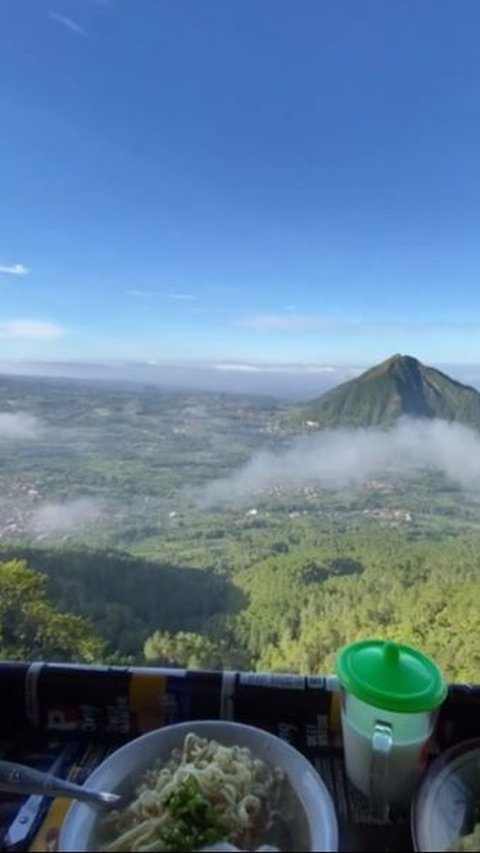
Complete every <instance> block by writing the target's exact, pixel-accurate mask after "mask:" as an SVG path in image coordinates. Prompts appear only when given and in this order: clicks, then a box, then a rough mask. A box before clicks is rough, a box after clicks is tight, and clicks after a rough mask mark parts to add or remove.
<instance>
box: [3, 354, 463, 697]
mask: <svg viewBox="0 0 480 853" xmlns="http://www.w3.org/2000/svg"><path fill="white" fill-rule="evenodd" d="M397 368H398V363H395V369H397ZM388 369H389V368H387V370H388ZM380 375H381V378H382V382H383V381H384V374H383V373H382V371H380ZM354 381H357V382H361V378H360V380H354ZM460 388H461V386H460ZM338 390H340V389H338ZM354 390H355V389H354ZM357 392H358V385H357ZM357 392H355V393H356V394H357ZM331 393H332V392H330V394H331ZM362 393H363V392H362ZM474 393H477V392H474ZM329 396H330V395H327V398H328V397H329ZM479 396H480V395H479ZM374 397H375V394H374ZM469 399H470V398H469ZM327 403H328V399H327ZM0 411H1V413H2V416H3V417H4V418H5V416H9V417H8V419H7V420H6V421H5V419H4V421H3V425H2V419H1V417H0V549H1V558H2V560H3V561H4V562H3V567H4V568H3V570H2V571H3V581H2V579H1V578H0V584H1V583H2V582H3V583H5V584H7V583H9V582H11V578H12V577H13V575H12V572H13V571H14V570H13V568H12V566H17V567H18V565H19V563H18V562H15V561H18V560H20V561H22V560H23V561H26V564H27V565H28V566H29V567H30V568H32V569H34V570H35V571H36V572H38V573H41V574H43V575H44V576H45V584H46V586H45V591H46V595H47V596H48V599H49V601H50V602H51V603H52V606H54V607H56V608H57V609H58V611H59V613H62V614H72V616H75V617H78V618H79V619H81V620H86V621H85V625H89V626H90V628H89V630H90V631H91V632H93V634H92V635H94V636H95V639H96V642H97V646H96V647H95V651H92V650H91V649H90V647H89V652H88V654H89V655H93V656H94V657H95V658H96V659H101V660H105V661H107V662H112V663H122V662H136V663H142V662H143V663H144V662H146V661H148V662H157V663H162V662H163V663H164V664H165V663H168V664H174V665H180V666H186V665H188V666H200V667H213V668H218V667H231V668H257V669H265V668H266V669H270V670H291V671H303V670H308V671H311V672H322V671H325V668H328V667H331V665H332V659H333V658H332V656H333V654H334V651H335V649H336V648H338V646H339V645H340V644H341V643H342V642H348V641H350V640H352V639H355V638H358V637H361V636H364V635H366V634H376V635H378V634H380V635H382V636H384V635H393V636H395V637H396V638H398V639H404V640H407V641H410V642H414V643H416V644H417V645H418V644H419V645H421V646H422V647H424V648H426V650H427V651H430V652H431V653H432V654H435V655H436V656H437V657H438V658H439V659H441V661H442V664H443V665H444V667H445V669H446V671H447V672H448V674H449V676H450V677H452V678H455V679H457V680H462V679H474V678H475V677H476V678H477V680H478V678H479V677H480V660H479V657H478V653H477V651H476V645H475V636H476V635H478V628H479V626H478V619H479V617H478V615H477V613H476V611H475V608H474V606H473V602H475V600H477V601H478V592H479V590H480V586H479V585H480V556H479V555H480V548H479V545H480V481H478V482H477V481H476V480H475V476H474V475H475V471H476V468H475V465H478V460H476V459H474V458H473V457H472V455H471V453H474V451H475V447H476V445H475V441H476V438H475V434H474V433H468V438H469V440H470V441H471V442H473V444H472V448H473V450H472V451H471V453H470V457H469V458H468V459H466V461H465V463H464V462H462V459H461V458H460V459H459V460H458V459H457V462H456V463H455V464H456V468H454V467H452V465H453V463H452V461H451V460H452V458H453V457H452V452H453V450H454V449H455V447H454V444H452V442H453V443H454V442H458V441H459V438H458V434H457V433H456V432H455V431H453V432H452V431H451V430H454V429H457V427H458V429H461V428H463V427H462V426H461V425H456V424H453V425H448V424H447V425H446V426H445V427H442V430H443V431H441V432H440V433H438V435H437V434H436V433H435V434H434V433H432V434H430V433H429V432H427V433H426V441H427V443H429V444H432V438H433V439H434V440H437V439H438V442H437V443H438V447H437V450H436V451H435V452H436V453H437V454H438V455H439V460H438V465H437V466H435V464H434V462H435V458H434V457H433V456H432V457H431V459H426V462H427V463H428V464H426V465H425V466H424V467H423V468H420V467H419V466H418V464H417V463H418V459H417V457H418V455H419V454H420V453H422V452H423V448H424V446H425V441H424V438H421V441H420V443H419V441H417V433H418V434H419V435H420V437H421V436H422V435H423V433H422V432H421V430H422V429H430V426H429V424H430V422H429V421H427V419H426V418H425V419H424V420H423V421H422V423H421V426H420V427H418V426H417V424H416V422H413V425H412V424H410V423H409V424H408V425H407V428H406V429H407V431H406V432H405V428H404V427H402V426H401V425H400V426H399V427H398V432H395V430H394V431H393V432H391V433H390V432H386V433H377V432H373V433H370V432H367V435H368V442H369V443H368V444H365V443H363V444H362V443H360V444H359V443H358V440H359V439H358V434H357V433H356V432H349V431H348V430H347V432H345V429H346V425H348V424H349V423H350V422H351V413H350V412H349V411H347V410H345V409H344V420H343V421H342V420H341V419H340V420H339V421H338V429H336V430H334V431H333V433H332V435H330V434H329V433H328V432H327V433H324V432H323V431H322V430H319V429H318V428H317V427H316V426H313V427H312V425H311V424H309V423H307V421H308V420H309V419H305V418H304V419H303V420H301V422H300V426H296V425H294V424H293V420H292V415H295V416H298V412H299V411H304V410H303V407H287V406H285V405H283V404H280V403H279V402H278V401H275V400H272V399H269V398H261V397H247V396H242V397H236V396H229V395H224V394H202V393H201V394H196V393H189V394H185V393H173V392H162V391H161V390H159V389H157V388H152V387H141V386H138V387H135V386H133V387H131V388H128V389H125V388H124V389H119V388H115V387H112V386H108V385H106V384H105V385H101V384H99V383H97V384H95V383H90V384H89V383H87V382H85V383H75V382H62V381H59V380H39V379H14V378H9V377H3V378H0ZM409 414H411V412H410V413H409ZM317 416H318V412H317ZM436 424H437V421H432V422H431V425H432V428H433V429H437V426H436ZM370 429H374V430H375V429H378V424H377V423H376V421H374V426H373V427H370ZM395 429H397V428H395ZM419 429H420V432H419ZM402 430H403V431H402ZM445 430H447V431H446V432H445ZM449 430H450V431H449ZM385 436H387V437H388V436H393V438H392V439H391V443H390V444H389V445H388V453H383V455H381V456H378V455H375V454H373V452H372V447H374V448H378V445H379V443H381V442H382V441H384V440H386V439H385ZM438 436H440V438H438ZM362 441H364V439H363V438H362ZM388 441H389V442H390V438H388ZM325 442H327V443H326V444H325ZM329 442H330V443H329ZM332 442H333V443H332ZM339 442H340V443H339ZM392 442H393V443H392ZM415 442H417V443H415ZM422 442H424V443H422ZM392 448H393V449H392ZM447 450H448V453H449V454H450V455H449V456H448V459H447V457H446V456H445V453H446V452H447ZM407 451H408V452H409V453H410V457H411V459H410V462H409V464H408V466H406V462H405V454H406V453H407ZM375 453H377V450H376V451H375ZM442 453H443V454H444V457H442V458H441V459H440V456H441V454H442ZM335 454H336V455H335ZM460 456H461V454H460ZM337 457H338V458H337ZM333 458H335V460H336V461H335V465H334V466H333V468H332V459H333ZM455 458H456V457H455ZM412 459H413V462H412ZM445 459H447V462H448V464H447V462H445ZM365 460H366V461H365ZM327 463H328V464H327ZM329 465H330V468H329V467H328V466H329ZM375 466H377V469H376V468H375ZM327 469H328V472H329V475H328V478H326V474H325V471H326V470H327ZM472 471H473V475H472ZM16 571H18V568H17V569H16ZM9 578H10V581H9ZM25 583H26V584H27V585H28V584H30V583H32V581H31V579H30V580H28V578H27V577H25ZM34 592H35V591H34V590H33V587H32V595H33V594H34ZM35 594H36V593H35ZM34 600H35V599H34ZM32 606H33V605H32ZM36 606H37V607H38V606H39V604H38V602H37V605H36ZM5 607H7V604H5ZM11 607H12V608H13V604H12V605H11ZM6 612H7V611H6V610H5V614H4V618H5V619H6ZM33 612H34V610H32V613H33ZM35 612H36V611H35ZM9 613H10V616H9V618H10V617H11V618H14V616H15V618H16V619H18V613H17V614H16V615H15V614H14V612H13V610H12V609H11V610H10V611H9ZM32 618H33V616H32ZM468 620H470V622H468ZM35 624H36V623H35ZM465 624H469V628H468V630H467V631H465V629H464V626H465ZM82 625H83V622H82ZM32 630H33V629H32ZM0 646H1V647H2V653H3V655H4V656H7V657H8V656H15V653H16V651H17V652H18V649H17V650H16V649H15V643H14V640H12V638H11V636H10V639H9V637H8V636H7V635H5V632H4V633H3V634H1V635H0ZM34 648H35V649H36V653H38V646H34ZM82 648H84V646H82ZM49 654H50V656H52V655H53V657H55V656H56V657H59V658H60V659H61V657H62V653H61V651H59V647H58V644H57V646H55V648H53V647H49ZM82 654H83V652H81V651H80V646H79V651H78V656H79V657H81V655H82ZM68 656H69V659H76V653H75V651H72V650H71V651H70V652H69V653H68Z"/></svg>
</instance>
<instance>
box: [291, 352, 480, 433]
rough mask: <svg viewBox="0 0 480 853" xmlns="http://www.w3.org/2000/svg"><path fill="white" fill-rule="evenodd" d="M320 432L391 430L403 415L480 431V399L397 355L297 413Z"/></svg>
mask: <svg viewBox="0 0 480 853" xmlns="http://www.w3.org/2000/svg"><path fill="white" fill-rule="evenodd" d="M301 411H302V413H303V418H302V420H311V421H316V422H317V423H318V424H319V425H320V426H323V427H341V426H358V427H360V426H362V427H365V426H367V427H368V426H390V425H392V424H393V423H395V421H396V420H398V418H399V417H402V415H410V416H411V417H416V418H443V419H445V420H449V421H459V422H461V423H465V424H469V425H471V426H475V427H478V428H480V394H479V393H478V391H476V390H475V389H474V388H470V387H468V386H467V385H462V384H461V383H460V382H456V381H455V380H454V379H451V378H450V377H449V376H446V375H445V374H444V373H441V372H440V371H439V370H435V369H434V368H433V367H427V366H426V365H424V364H422V363H421V362H420V361H418V359H416V358H414V356H411V355H401V354H400V353H396V354H395V355H392V356H390V358H387V359H386V360H385V361H383V362H381V363H380V364H377V365H375V366H374V367H371V368H370V369H369V370H367V371H365V373H362V375H361V376H359V377H357V378H356V379H351V380H350V381H349V382H345V383H344V384H343V385H340V386H338V388H334V389H333V390H332V391H329V392H328V393H327V394H324V396H323V397H320V398H319V399H318V400H313V401H312V402H311V403H310V404H308V405H307V406H303V407H301Z"/></svg>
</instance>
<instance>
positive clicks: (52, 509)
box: [30, 498, 102, 534]
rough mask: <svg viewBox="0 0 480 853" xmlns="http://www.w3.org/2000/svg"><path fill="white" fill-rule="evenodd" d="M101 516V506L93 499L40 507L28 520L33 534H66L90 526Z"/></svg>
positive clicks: (81, 499)
mask: <svg viewBox="0 0 480 853" xmlns="http://www.w3.org/2000/svg"><path fill="white" fill-rule="evenodd" d="M101 514H102V506H101V504H100V503H99V502H98V501H96V500H94V499H93V498H78V499H77V500H71V501H65V502H63V503H47V504H43V506H40V507H39V508H38V509H37V510H36V511H35V512H34V513H33V515H32V518H31V519H30V527H31V529H32V530H33V531H34V532H35V533H44V534H46V533H47V534H48V533H68V532H70V531H74V530H77V529H78V528H79V527H83V526H84V525H86V524H91V523H92V522H94V521H96V520H97V519H98V518H99V517H100V516H101Z"/></svg>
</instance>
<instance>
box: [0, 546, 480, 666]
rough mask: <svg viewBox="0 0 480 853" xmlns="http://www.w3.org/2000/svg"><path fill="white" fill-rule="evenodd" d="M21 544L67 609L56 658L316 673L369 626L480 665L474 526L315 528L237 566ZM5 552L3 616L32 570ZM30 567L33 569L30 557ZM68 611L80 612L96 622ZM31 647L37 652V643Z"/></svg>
mask: <svg viewBox="0 0 480 853" xmlns="http://www.w3.org/2000/svg"><path fill="white" fill-rule="evenodd" d="M21 553H22V554H23V555H24V556H25V557H26V558H27V559H28V563H29V565H30V566H31V567H33V568H34V569H36V570H40V571H41V572H42V573H45V574H46V576H47V582H46V592H47V594H48V596H50V597H51V599H52V605H49V606H53V602H54V604H55V607H57V608H58V609H59V611H61V612H62V613H63V612H64V611H66V614H65V615H64V616H62V617H61V619H60V621H59V622H58V619H59V617H58V616H55V618H54V619H53V621H52V617H49V618H50V626H51V627H50V629H49V630H50V634H49V643H48V644H47V645H46V646H45V648H46V649H47V654H48V656H49V657H50V658H51V659H62V658H63V659H65V658H67V659H68V658H69V657H70V658H71V659H74V660H76V659H82V658H83V659H86V660H91V659H92V658H93V657H94V656H95V654H96V655H97V658H98V659H103V660H107V661H111V662H117V663H119V662H122V661H125V662H130V663H132V662H137V663H140V664H141V663H146V662H148V663H157V664H169V665H177V666H200V667H207V668H220V667H225V668H234V669H237V668H250V667H252V668H254V669H259V670H272V671H292V672H295V671H296V672H312V673H321V672H325V671H330V670H331V667H332V665H333V658H334V655H335V652H336V650H337V649H338V648H339V647H340V646H341V645H342V644H344V643H346V642H351V641H354V640H356V639H360V638H362V637H366V636H372V635H373V636H385V637H387V636H388V637H391V638H394V639H398V640H401V641H403V642H410V643H412V644H413V645H415V646H418V647H419V648H422V649H424V650H425V651H426V652H428V653H429V654H431V655H433V656H434V657H435V658H436V660H438V662H439V663H440V665H441V666H442V668H443V669H444V670H445V672H446V674H447V676H448V677H449V678H451V679H452V680H458V681H468V680H473V681H478V680H479V677H480V651H479V649H478V642H477V638H478V636H479V635H480V610H479V608H478V601H479V600H480V539H479V537H478V536H470V537H464V538H462V539H458V538H451V539H448V540H442V541H438V542H429V543H427V542H415V541H410V540H409V539H408V537H406V536H405V535H404V534H403V533H402V532H401V531H398V532H394V531H391V533H390V535H389V536H388V537H386V536H385V535H384V533H382V532H381V531H377V532H374V531H367V532H365V533H364V534H359V533H355V534H346V535H345V536H342V537H338V536H323V537H322V540H321V541H316V542H313V541H312V542H310V543H309V542H305V543H299V544H298V547H294V548H292V549H291V550H289V551H286V552H285V553H278V554H275V555H272V556H270V557H268V558H266V559H261V560H258V561H257V562H254V563H252V564H251V565H250V566H249V567H247V568H244V569H241V570H238V571H237V572H235V573H234V574H233V576H232V577H231V579H227V578H226V577H222V576H221V575H218V574H216V573H212V572H211V571H209V570H208V569H197V570H189V569H186V568H180V567H176V568H173V567H166V566H163V567H162V566H161V565H158V564H157V565H154V564H152V563H149V564H146V563H145V561H142V560H138V559H135V558H133V557H129V556H127V555H123V554H120V553H116V552H111V553H109V554H105V553H95V552H91V551H88V550H82V549H77V550H75V551H70V552H63V551H60V550H50V551H49V550H47V549H40V548H39V549H27V550H22V552H21ZM6 559H7V554H5V560H6ZM0 560H1V555H0ZM9 565H10V564H8V563H3V565H2V563H1V562H0V587H2V590H6V592H7V593H8V594H5V595H3V593H2V603H1V604H0V615H2V619H3V621H2V624H3V625H5V624H7V623H8V619H6V616H5V614H4V613H3V610H2V608H3V609H5V608H7V609H8V601H10V600H11V599H12V595H13V596H14V595H15V594H16V595H17V598H18V594H17V593H18V590H19V589H22V588H23V589H30V587H31V585H32V577H30V576H26V577H23V576H22V575H21V574H20V575H18V574H17V575H16V576H15V577H13V575H12V569H11V568H9ZM16 571H17V573H18V571H19V570H18V569H17V570H16ZM32 575H33V577H39V578H41V574H39V573H38V571H37V572H33V573H32ZM22 584H23V587H22ZM14 590H17V593H14ZM38 594H39V592H38V589H36V588H35V590H33V593H32V595H33V599H32V596H30V599H29V601H30V600H31V602H32V603H31V604H29V607H32V608H34V612H35V613H36V614H37V616H38V613H39V612H40V614H41V613H43V612H44V608H45V604H42V603H41V602H40V604H39V603H38V601H37V598H38ZM12 600H13V599H12ZM15 600H16V599H15ZM39 608H40V610H39ZM42 608H43V609H42ZM29 612H30V611H29ZM32 612H33V611H32ZM49 612H50V613H51V614H52V616H53V615H55V614H54V611H53V610H51V611H49ZM67 614H73V617H81V618H82V619H84V620H85V619H87V620H88V622H89V624H90V625H91V629H90V634H88V631H87V632H86V628H85V625H84V623H82V624H77V623H69V622H68V619H71V618H73V617H72V616H68V615H67ZM7 615H8V614H7ZM10 615H11V614H10ZM9 618H10V617H9ZM15 618H16V619H17V621H18V619H19V618H20V614H19V611H18V608H17V611H15ZM22 618H23V617H22ZM29 618H30V617H29ZM62 619H63V620H64V621H61V620H62ZM65 619H67V622H65ZM467 625H468V630H465V626H467ZM69 626H70V627H69ZM72 626H73V627H74V628H75V631H77V633H78V636H79V640H78V642H77V643H76V645H75V644H74V645H73V646H72V643H70V646H68V647H67V648H66V650H65V652H64V653H62V651H61V642H62V637H63V634H62V633H61V632H62V631H63V632H65V631H67V629H68V630H70V631H71V630H72ZM29 630H30V628H29ZM55 631H58V632H60V634H59V638H58V642H56V643H55V642H54V640H55ZM52 632H53V635H52ZM18 635H19V631H17V636H18ZM86 637H89V641H88V642H89V644H87V645H86V644H85V643H86V639H85V638H86ZM82 638H83V639H82ZM13 642H14V640H13V639H12V638H10V645H9V644H8V643H9V641H8V636H6V635H4V636H1V637H0V650H1V652H2V654H3V656H4V657H14V656H15V651H17V654H18V649H17V648H16V647H15V646H14V645H12V643H13ZM15 642H17V643H18V640H16V641H15ZM72 642H73V640H72ZM82 643H83V645H82ZM92 643H93V645H92ZM95 643H96V645H95ZM102 643H103V646H102ZM20 651H22V650H20ZM32 654H33V655H34V656H37V657H38V656H39V655H41V646H40V649H39V645H38V643H37V644H36V645H35V646H34V648H33V650H32Z"/></svg>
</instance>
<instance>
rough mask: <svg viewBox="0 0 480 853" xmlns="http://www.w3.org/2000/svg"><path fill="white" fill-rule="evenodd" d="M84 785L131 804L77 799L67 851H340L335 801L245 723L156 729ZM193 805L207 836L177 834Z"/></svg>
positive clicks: (311, 773) (295, 757)
mask: <svg viewBox="0 0 480 853" xmlns="http://www.w3.org/2000/svg"><path fill="white" fill-rule="evenodd" d="M85 784H86V786H88V787H90V788H93V789H97V790H110V791H115V792H119V793H122V794H125V795H126V796H127V797H128V803H127V804H126V806H125V809H122V810H121V811H119V812H118V813H112V814H107V813H106V812H104V811H99V810H97V809H93V808H91V807H89V806H87V805H85V804H83V803H74V804H73V805H72V806H71V807H70V809H69V811H68V813H67V816H66V818H65V821H64V824H63V826H62V829H61V832H60V839H59V850H60V851H62V850H63V851H65V853H66V852H67V851H74V850H77V851H102V850H103V851H105V853H110V852H111V851H113V850H117V849H120V850H132V851H148V850H152V851H153V850H162V849H182V847H183V849H200V848H202V847H209V846H212V845H214V844H215V843H218V842H220V843H221V842H222V841H227V840H228V841H229V842H231V843H233V844H236V845H238V846H239V847H240V848H241V849H245V850H248V849H250V850H253V849H256V847H257V846H261V845H263V844H270V845H273V846H275V847H278V849H280V850H284V851H286V850H298V849H303V850H312V851H314V850H325V851H334V850H337V849H338V831H337V822H336V817H335V811H334V807H333V804H332V801H331V798H330V795H329V793H328V791H327V789H326V788H325V786H324V784H323V782H322V780H321V779H320V777H319V775H318V774H317V773H316V771H315V770H314V768H313V767H312V765H311V764H310V762H308V761H307V759H305V758H304V757H303V756H302V755H300V753H298V752H297V751H296V750H295V749H293V748H292V747H291V746H289V745H288V744H286V743H285V742H284V741H282V740H280V739H279V738H276V737H275V736H274V735H271V734H269V733H267V732H264V731H261V730H260V729H255V728H252V727H250V726H243V725H240V724H237V723H228V722H222V721H212V722H208V721H205V722H204V721H202V722H191V723H181V724H179V725H174V726H168V727H166V728H163V729H158V730H156V731H153V732H150V733H149V734H147V735H143V737H140V738H137V739H136V740H134V741H131V742H130V743H128V744H127V745H126V746H124V747H122V748H121V749H119V750H117V752H115V753H113V754H112V755H111V756H110V757H109V758H108V759H106V761H104V762H103V763H102V764H101V765H100V766H99V767H98V768H97V769H96V770H95V772H94V773H93V774H92V775H91V776H90V777H89V779H88V780H87V782H86V783H85ZM185 809H186V810H185ZM191 809H193V810H194V811H193V812H192V811H189V810H191ZM198 809H200V813H201V814H202V816H203V817H205V818H206V823H205V826H207V827H208V834H205V835H201V836H200V835H198V834H197V835H195V834H194V835H192V836H189V838H190V837H191V839H193V838H195V839H196V841H195V842H193V840H191V841H190V842H189V840H188V838H186V836H185V834H183V835H180V836H178V840H177V836H175V833H178V831H179V826H180V827H181V828H182V829H183V830H184V832H187V831H188V832H190V830H191V828H192V825H194V824H195V819H194V817H195V814H196V813H197V812H198ZM195 810H197V811H195ZM172 815H175V816H180V823H179V822H178V821H177V820H174V819H173V818H172ZM184 815H187V818H186V820H183V817H182V816H184ZM192 815H193V821H192ZM203 817H202V820H203ZM224 828H225V832H223V829H224ZM202 832H203V829H202ZM277 832H278V835H276V833H277ZM227 834H228V838H227ZM199 839H200V840H201V843H198V840H199ZM167 842H168V844H169V845H170V846H165V844H166V843H167ZM189 843H190V844H192V845H193V844H195V846H194V847H193V846H189ZM175 844H179V846H177V847H175Z"/></svg>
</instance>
